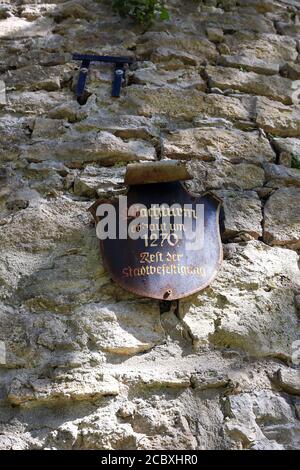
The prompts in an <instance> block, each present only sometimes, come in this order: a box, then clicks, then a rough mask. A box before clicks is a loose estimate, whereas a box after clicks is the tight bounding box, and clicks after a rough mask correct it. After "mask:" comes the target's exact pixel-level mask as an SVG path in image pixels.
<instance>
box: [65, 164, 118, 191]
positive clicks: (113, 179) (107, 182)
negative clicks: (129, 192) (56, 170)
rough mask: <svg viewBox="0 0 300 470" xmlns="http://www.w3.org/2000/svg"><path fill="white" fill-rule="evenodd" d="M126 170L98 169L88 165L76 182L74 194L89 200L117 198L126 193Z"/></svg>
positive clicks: (76, 178)
mask: <svg viewBox="0 0 300 470" xmlns="http://www.w3.org/2000/svg"><path fill="white" fill-rule="evenodd" d="M124 177H125V167H124V168H109V169H107V168H98V167H94V166H91V165H87V166H86V167H85V169H84V170H83V171H82V173H80V174H79V175H78V176H76V177H75V180H74V194H77V195H78V196H85V197H89V198H96V197H97V196H103V197H104V196H105V197H108V196H115V195H118V194H121V193H122V192H124V191H125V189H126V188H125V186H124Z"/></svg>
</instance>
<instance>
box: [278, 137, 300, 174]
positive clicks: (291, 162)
mask: <svg viewBox="0 0 300 470" xmlns="http://www.w3.org/2000/svg"><path fill="white" fill-rule="evenodd" d="M273 142H274V147H275V148H276V150H277V152H278V153H279V160H280V163H281V164H282V165H286V166H288V167H290V166H293V167H295V168H299V166H300V140H299V139H293V138H286V139H280V138H278V137H277V138H275V139H274V140H273Z"/></svg>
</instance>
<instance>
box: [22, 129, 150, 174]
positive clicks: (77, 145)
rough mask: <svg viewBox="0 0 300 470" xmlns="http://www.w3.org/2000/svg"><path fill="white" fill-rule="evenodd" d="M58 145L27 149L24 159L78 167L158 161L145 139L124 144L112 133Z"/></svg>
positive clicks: (94, 135)
mask: <svg viewBox="0 0 300 470" xmlns="http://www.w3.org/2000/svg"><path fill="white" fill-rule="evenodd" d="M71 137H72V135H70V136H69V140H64V141H62V142H60V143H58V142H57V141H56V140H48V141H46V142H40V143H36V144H32V145H31V146H28V147H26V148H25V149H24V153H23V158H26V159H28V160H29V161H34V162H38V161H43V160H53V159H54V158H55V159H56V160H58V161H64V162H68V163H69V164H70V165H71V164H72V165H73V166H75V167H78V166H79V167H81V166H82V165H83V163H84V162H85V163H87V162H93V161H94V162H95V161H101V163H102V164H104V165H113V164H114V163H117V162H128V161H132V160H154V159H155V156H156V152H155V148H154V147H153V146H152V145H151V144H150V143H148V142H144V141H142V140H130V141H128V142H125V141H123V140H122V139H121V138H120V137H116V136H114V135H113V134H110V133H109V132H105V131H103V132H102V131H101V132H98V133H97V132H90V133H86V134H84V136H82V137H79V136H78V135H77V136H74V138H73V139H71Z"/></svg>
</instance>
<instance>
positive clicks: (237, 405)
mask: <svg viewBox="0 0 300 470" xmlns="http://www.w3.org/2000/svg"><path fill="white" fill-rule="evenodd" d="M226 410H227V413H228V418H227V422H226V432H227V433H228V434H229V435H230V436H231V437H232V438H233V439H234V440H236V441H237V442H239V443H240V445H241V448H246V449H249V448H252V449H256V450H266V449H274V450H283V449H285V448H287V447H286V445H287V446H289V444H288V442H289V443H290V445H291V446H293V445H296V442H297V440H298V438H299V432H300V427H299V424H298V423H297V421H296V420H295V419H294V416H293V414H292V412H291V409H290V407H289V404H288V402H287V401H286V400H285V399H284V398H283V397H281V396H280V395H279V394H277V395H273V394H272V393H271V392H270V391H268V390H267V391H261V392H258V393H256V394H250V393H243V394H240V395H236V396H231V397H229V398H228V399H227V401H226ZM258 423H259V424H258Z"/></svg>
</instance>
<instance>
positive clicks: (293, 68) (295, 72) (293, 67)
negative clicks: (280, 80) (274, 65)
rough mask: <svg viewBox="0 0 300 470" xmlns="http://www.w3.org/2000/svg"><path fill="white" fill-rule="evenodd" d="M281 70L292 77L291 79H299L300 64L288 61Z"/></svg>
mask: <svg viewBox="0 0 300 470" xmlns="http://www.w3.org/2000/svg"><path fill="white" fill-rule="evenodd" d="M281 72H282V73H283V74H284V76H286V77H288V78H290V79H291V80H299V78H300V64H297V63H294V62H287V63H286V64H285V65H284V67H282V69H281Z"/></svg>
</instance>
